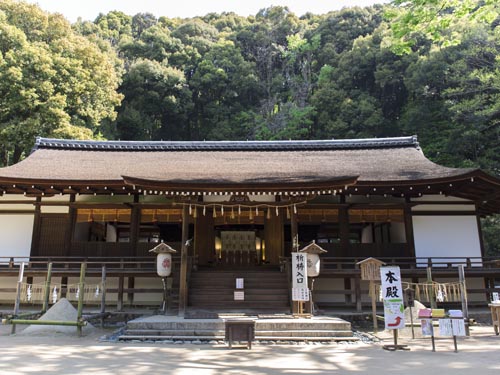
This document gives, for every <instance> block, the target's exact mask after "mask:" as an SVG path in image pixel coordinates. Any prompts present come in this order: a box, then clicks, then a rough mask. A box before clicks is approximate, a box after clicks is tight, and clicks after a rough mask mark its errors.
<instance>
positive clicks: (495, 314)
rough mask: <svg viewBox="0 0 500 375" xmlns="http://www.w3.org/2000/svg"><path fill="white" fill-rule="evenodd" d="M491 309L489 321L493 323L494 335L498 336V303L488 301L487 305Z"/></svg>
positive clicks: (499, 309)
mask: <svg viewBox="0 0 500 375" xmlns="http://www.w3.org/2000/svg"><path fill="white" fill-rule="evenodd" d="M488 306H489V307H490V310H491V321H492V324H493V329H494V330H495V335H497V336H498V334H499V333H500V332H499V327H500V303H490V304H489V305H488Z"/></svg>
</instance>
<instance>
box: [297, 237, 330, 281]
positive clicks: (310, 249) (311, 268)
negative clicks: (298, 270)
mask: <svg viewBox="0 0 500 375" xmlns="http://www.w3.org/2000/svg"><path fill="white" fill-rule="evenodd" d="M299 252H301V253H307V276H308V277H317V276H319V271H320V268H321V263H320V258H319V254H323V253H326V252H327V251H326V250H325V249H323V248H322V247H321V246H319V245H317V244H316V242H314V241H313V242H311V243H310V244H309V245H307V246H306V247H304V248H303V249H301V250H299Z"/></svg>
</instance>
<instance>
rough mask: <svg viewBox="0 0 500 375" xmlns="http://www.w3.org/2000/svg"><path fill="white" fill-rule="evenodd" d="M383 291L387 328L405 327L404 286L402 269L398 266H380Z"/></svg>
mask: <svg viewBox="0 0 500 375" xmlns="http://www.w3.org/2000/svg"><path fill="white" fill-rule="evenodd" d="M380 281H381V282H382V287H381V290H380V291H381V293H382V298H383V300H384V320H385V328H386V329H401V328H404V327H405V315H404V311H405V310H404V303H403V288H402V285H401V271H400V269H399V267H398V266H391V267H380Z"/></svg>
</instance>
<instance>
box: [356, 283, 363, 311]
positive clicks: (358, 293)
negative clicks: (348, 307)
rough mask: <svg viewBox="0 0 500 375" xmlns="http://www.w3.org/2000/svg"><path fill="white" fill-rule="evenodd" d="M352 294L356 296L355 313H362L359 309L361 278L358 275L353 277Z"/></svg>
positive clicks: (360, 308)
mask: <svg viewBox="0 0 500 375" xmlns="http://www.w3.org/2000/svg"><path fill="white" fill-rule="evenodd" d="M354 293H355V296H356V311H357V312H361V311H363V309H362V307H361V278H360V277H359V275H357V276H354Z"/></svg>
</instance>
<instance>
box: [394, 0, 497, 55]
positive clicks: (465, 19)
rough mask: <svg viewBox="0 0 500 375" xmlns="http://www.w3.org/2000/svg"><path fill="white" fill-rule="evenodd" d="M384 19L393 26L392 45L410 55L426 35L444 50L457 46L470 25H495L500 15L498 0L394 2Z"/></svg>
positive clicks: (416, 0)
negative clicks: (420, 36)
mask: <svg viewBox="0 0 500 375" xmlns="http://www.w3.org/2000/svg"><path fill="white" fill-rule="evenodd" d="M392 4H393V5H394V8H388V9H387V11H386V13H385V17H386V19H387V20H388V21H389V23H390V27H391V30H392V38H391V41H390V44H391V45H392V48H393V51H394V52H396V53H398V54H408V53H410V52H411V51H412V48H413V47H414V46H415V45H416V44H417V38H418V35H423V36H425V37H426V38H429V39H430V40H432V42H433V43H435V44H437V45H439V46H441V47H451V46H457V45H459V44H460V43H461V42H462V36H463V33H464V32H466V31H467V30H468V29H469V27H470V25H471V24H486V25H493V23H494V22H495V21H496V20H497V19H498V17H499V16H500V6H499V5H498V1H496V0H410V1H407V0H393V1H392Z"/></svg>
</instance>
